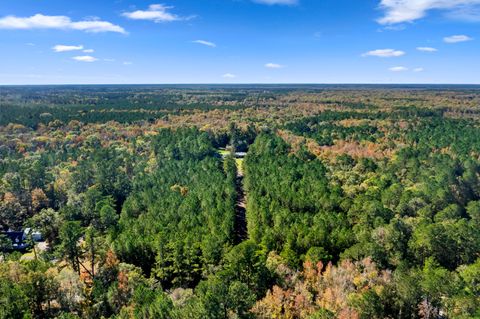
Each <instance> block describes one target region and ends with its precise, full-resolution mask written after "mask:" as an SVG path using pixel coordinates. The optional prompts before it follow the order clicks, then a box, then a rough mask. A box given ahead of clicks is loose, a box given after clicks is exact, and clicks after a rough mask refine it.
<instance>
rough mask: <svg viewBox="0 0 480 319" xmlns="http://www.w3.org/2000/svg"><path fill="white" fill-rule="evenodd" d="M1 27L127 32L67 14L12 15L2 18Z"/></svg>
mask: <svg viewBox="0 0 480 319" xmlns="http://www.w3.org/2000/svg"><path fill="white" fill-rule="evenodd" d="M0 29H19V30H31V29H60V30H79V31H85V32H92V33H100V32H117V33H123V34H125V33H126V31H125V29H123V28H122V27H120V26H118V25H115V24H113V23H111V22H108V21H102V20H97V19H91V20H82V21H72V19H70V18H69V17H67V16H47V15H43V14H36V15H33V16H31V17H17V16H13V15H10V16H6V17H3V18H0Z"/></svg>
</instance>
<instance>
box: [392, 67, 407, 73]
mask: <svg viewBox="0 0 480 319" xmlns="http://www.w3.org/2000/svg"><path fill="white" fill-rule="evenodd" d="M389 70H390V71H392V72H403V71H408V68H406V67H404V66H394V67H393V68H390V69H389Z"/></svg>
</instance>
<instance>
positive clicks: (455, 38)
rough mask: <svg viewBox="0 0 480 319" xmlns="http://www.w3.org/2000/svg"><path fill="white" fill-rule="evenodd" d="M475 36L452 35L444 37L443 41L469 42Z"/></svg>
mask: <svg viewBox="0 0 480 319" xmlns="http://www.w3.org/2000/svg"><path fill="white" fill-rule="evenodd" d="M472 40H473V38H471V37H469V36H468V35H463V34H461V35H452V36H449V37H445V38H443V41H444V42H445V43H459V42H467V41H472Z"/></svg>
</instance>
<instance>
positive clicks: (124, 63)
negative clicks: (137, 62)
mask: <svg viewBox="0 0 480 319" xmlns="http://www.w3.org/2000/svg"><path fill="white" fill-rule="evenodd" d="M132 64H133V62H130V61H125V62H123V65H132Z"/></svg>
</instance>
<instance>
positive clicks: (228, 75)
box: [222, 73, 237, 79]
mask: <svg viewBox="0 0 480 319" xmlns="http://www.w3.org/2000/svg"><path fill="white" fill-rule="evenodd" d="M236 77H237V76H236V75H235V74H232V73H225V74H224V75H222V78H225V79H235V78H236Z"/></svg>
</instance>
